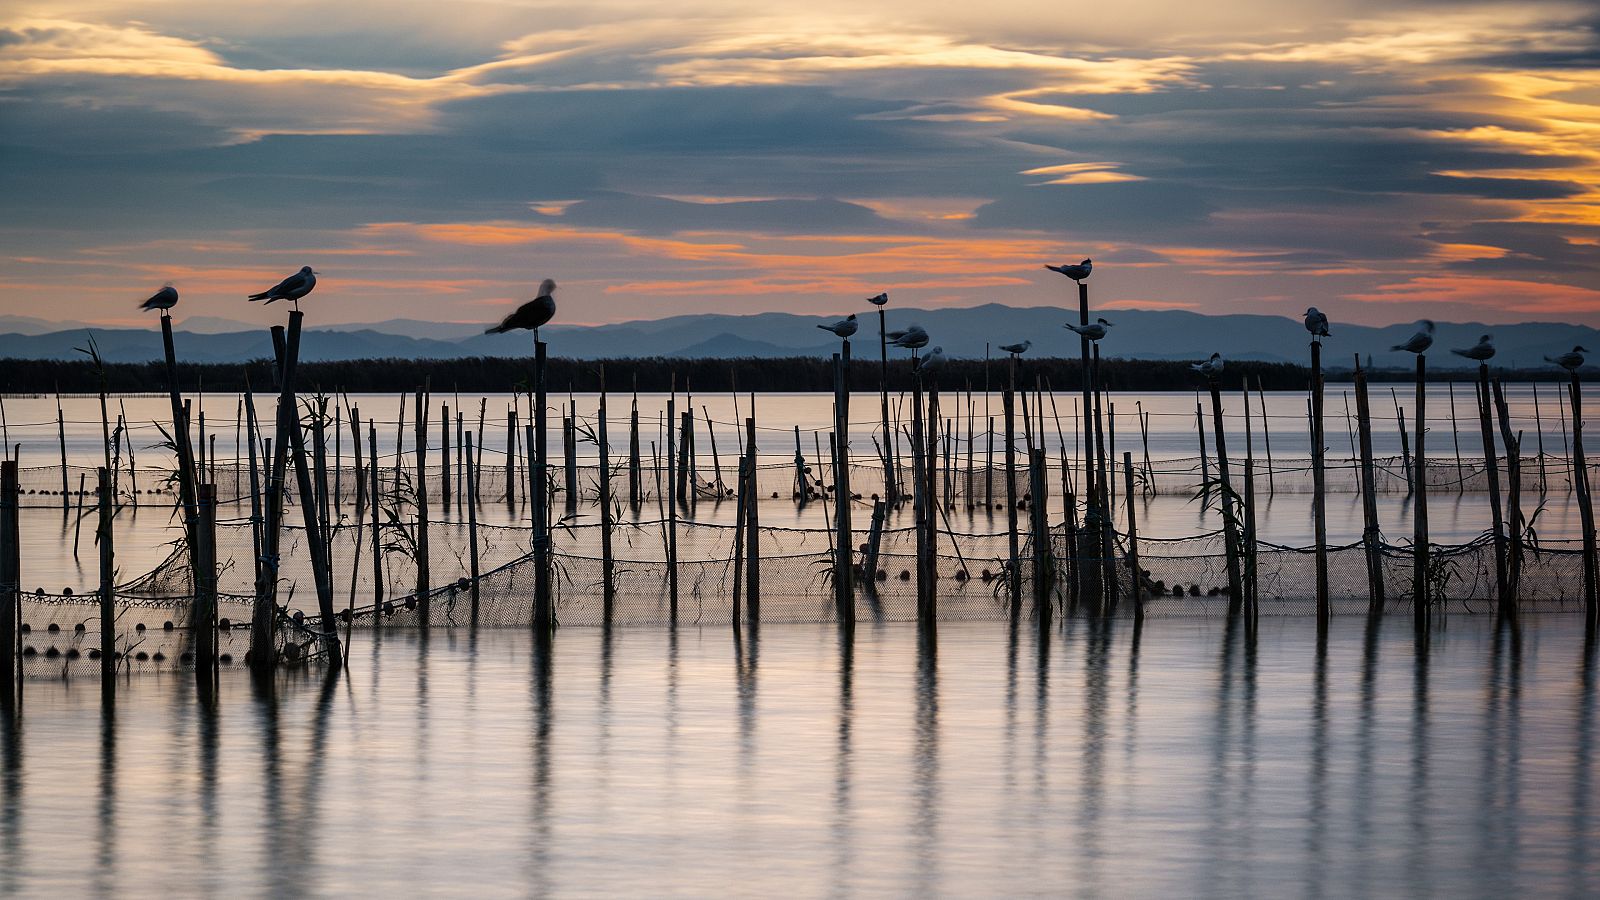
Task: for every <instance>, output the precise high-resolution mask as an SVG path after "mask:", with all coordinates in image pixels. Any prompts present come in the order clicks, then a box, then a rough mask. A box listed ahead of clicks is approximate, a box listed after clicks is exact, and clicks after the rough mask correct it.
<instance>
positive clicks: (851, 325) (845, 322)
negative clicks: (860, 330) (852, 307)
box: [817, 313, 856, 338]
mask: <svg viewBox="0 0 1600 900" xmlns="http://www.w3.org/2000/svg"><path fill="white" fill-rule="evenodd" d="M817 327H818V328H821V329H822V330H823V331H831V332H833V333H834V334H836V335H838V336H839V337H842V338H848V337H850V335H852V334H855V333H856V314H855V313H851V314H850V315H848V316H845V317H844V318H842V319H840V320H839V321H837V322H834V323H833V324H832V325H818V326H817Z"/></svg>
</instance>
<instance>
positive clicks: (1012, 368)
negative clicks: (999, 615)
mask: <svg viewBox="0 0 1600 900" xmlns="http://www.w3.org/2000/svg"><path fill="white" fill-rule="evenodd" d="M1016 393H1017V358H1016V354H1012V355H1011V361H1010V364H1009V365H1007V367H1006V387H1005V393H1004V394H1001V395H1000V409H1001V415H1002V416H1004V418H1005V423H1006V443H1005V466H1006V552H1007V554H1008V555H1007V557H1006V559H1007V560H1008V562H1007V566H1006V580H1007V582H1008V583H1009V587H1010V592H1011V617H1012V619H1013V620H1016V619H1017V618H1018V617H1020V616H1021V615H1022V550H1021V548H1020V546H1019V541H1018V539H1017V431H1016V428H1017V425H1016V408H1017V400H1016ZM993 430H994V429H993V428H991V429H990V431H991V433H992V432H993ZM917 552H918V553H919V554H920V553H921V552H922V550H921V548H920V547H919V548H918V550H917Z"/></svg>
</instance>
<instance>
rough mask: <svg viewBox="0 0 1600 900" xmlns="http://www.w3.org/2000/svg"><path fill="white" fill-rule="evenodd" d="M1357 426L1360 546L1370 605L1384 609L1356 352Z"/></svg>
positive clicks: (1363, 385) (1366, 412)
mask: <svg viewBox="0 0 1600 900" xmlns="http://www.w3.org/2000/svg"><path fill="white" fill-rule="evenodd" d="M1355 378H1356V429H1357V432H1358V433H1359V434H1360V436H1361V440H1360V444H1361V522H1362V527H1361V546H1362V549H1363V550H1364V551H1365V555H1366V560H1367V609H1368V612H1369V614H1370V615H1374V616H1376V615H1378V614H1380V613H1382V611H1383V604H1384V596H1383V595H1384V586H1383V533H1382V531H1381V530H1380V529H1379V527H1378V497H1377V493H1376V490H1377V488H1376V485H1375V484H1374V483H1373V477H1374V467H1373V461H1372V405H1371V402H1370V401H1369V400H1368V397H1367V373H1366V371H1365V370H1363V369H1362V368H1361V356H1360V355H1359V354H1357V356H1356V375H1355Z"/></svg>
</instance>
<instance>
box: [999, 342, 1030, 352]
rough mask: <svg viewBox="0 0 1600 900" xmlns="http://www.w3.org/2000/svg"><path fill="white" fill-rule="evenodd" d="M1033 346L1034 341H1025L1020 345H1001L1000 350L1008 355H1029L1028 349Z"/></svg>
mask: <svg viewBox="0 0 1600 900" xmlns="http://www.w3.org/2000/svg"><path fill="white" fill-rule="evenodd" d="M1032 346H1033V341H1023V342H1022V343H1020V344H1001V345H1000V349H1001V350H1004V351H1005V352H1007V353H1010V354H1013V355H1015V354H1021V353H1027V352H1028V348H1029V347H1032Z"/></svg>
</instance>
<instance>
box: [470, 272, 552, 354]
mask: <svg viewBox="0 0 1600 900" xmlns="http://www.w3.org/2000/svg"><path fill="white" fill-rule="evenodd" d="M555 293H556V281H555V279H554V278H546V279H545V280H544V281H541V282H539V296H537V297H535V298H533V299H532V300H529V301H528V302H527V303H524V304H522V305H521V306H519V307H517V308H516V309H515V310H514V311H513V312H512V313H511V315H509V316H506V317H505V318H504V319H501V320H500V324H499V325H496V326H494V327H493V328H487V329H484V332H483V333H484V334H505V333H506V332H508V331H514V330H516V329H519V328H520V329H524V330H527V331H532V332H533V340H534V341H535V342H536V343H537V342H538V340H539V327H540V326H541V325H544V324H546V323H548V322H549V321H550V320H551V319H553V318H555V316H556V297H555Z"/></svg>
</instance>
